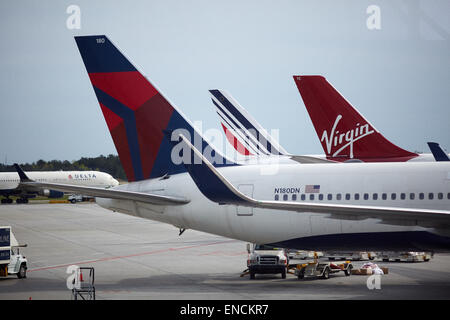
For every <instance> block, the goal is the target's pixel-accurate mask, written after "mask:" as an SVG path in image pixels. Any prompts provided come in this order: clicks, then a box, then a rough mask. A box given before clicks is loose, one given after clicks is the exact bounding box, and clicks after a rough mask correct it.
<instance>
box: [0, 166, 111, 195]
mask: <svg viewBox="0 0 450 320" xmlns="http://www.w3.org/2000/svg"><path fill="white" fill-rule="evenodd" d="M26 174H27V176H28V177H29V178H30V179H32V180H34V181H38V182H50V183H61V184H73V185H79V186H89V187H99V188H105V187H111V186H117V185H118V184H119V183H118V181H117V180H116V179H114V178H113V177H112V176H111V175H110V174H107V173H105V172H100V171H30V172H26ZM19 183H20V178H19V175H18V174H17V172H0V191H1V190H11V189H15V188H17V186H18V185H19Z"/></svg>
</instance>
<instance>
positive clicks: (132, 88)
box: [75, 35, 231, 181]
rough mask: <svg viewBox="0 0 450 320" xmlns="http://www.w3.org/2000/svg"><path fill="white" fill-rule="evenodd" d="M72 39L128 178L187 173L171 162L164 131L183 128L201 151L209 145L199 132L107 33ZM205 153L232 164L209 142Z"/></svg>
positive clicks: (180, 166)
mask: <svg viewBox="0 0 450 320" xmlns="http://www.w3.org/2000/svg"><path fill="white" fill-rule="evenodd" d="M75 41H76V43H77V46H78V49H79V51H80V54H81V57H82V59H83V62H84V65H85V67H86V70H87V72H88V75H89V78H90V80H91V83H92V86H93V88H94V91H95V94H96V96H97V99H98V102H99V104H100V108H101V110H102V112H103V115H104V117H105V120H106V123H107V125H108V128H109V131H110V133H111V136H112V139H113V141H114V144H115V146H116V149H117V152H118V154H119V158H120V161H121V163H122V165H123V168H124V170H125V173H126V175H127V178H128V181H139V180H144V179H150V178H158V177H162V176H164V175H167V174H168V175H171V174H177V173H182V172H185V171H186V169H185V167H184V166H183V165H181V164H176V163H174V162H173V161H172V158H171V153H172V146H171V144H170V142H169V141H168V140H167V139H165V138H164V133H163V130H171V131H176V130H182V132H184V134H187V135H188V136H189V138H190V139H192V140H191V141H194V142H195V141H200V142H199V143H200V147H202V148H203V149H202V150H205V148H207V147H209V145H208V143H207V142H206V141H204V140H203V139H202V138H201V135H200V134H199V133H198V131H196V130H195V129H194V128H193V126H192V125H191V124H190V123H189V122H188V121H187V120H186V119H185V118H184V117H183V116H182V115H181V114H180V112H178V110H177V109H176V108H175V107H174V106H173V105H172V104H171V103H170V102H169V101H168V100H167V99H166V98H165V97H164V96H163V95H162V94H161V93H160V92H159V90H158V89H157V88H156V87H155V86H154V85H153V84H152V83H151V82H150V81H149V80H148V79H147V78H145V77H144V76H143V75H142V74H141V73H140V72H139V71H138V70H137V69H136V68H135V67H134V66H133V65H132V64H131V62H130V61H129V60H128V59H127V58H126V57H125V56H124V55H123V54H122V53H121V52H120V51H119V50H118V49H117V48H116V46H115V45H114V44H113V43H112V42H111V41H110V40H109V39H108V38H107V37H106V36H104V35H98V36H81V37H75ZM206 152H207V156H208V157H209V158H211V160H213V163H214V164H215V165H217V166H222V165H229V164H231V162H230V161H228V160H226V159H225V158H224V157H223V156H222V155H220V154H218V153H217V154H216V152H215V150H213V149H212V148H211V147H209V150H207V151H206ZM208 152H209V153H208Z"/></svg>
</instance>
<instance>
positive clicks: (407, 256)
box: [378, 251, 433, 262]
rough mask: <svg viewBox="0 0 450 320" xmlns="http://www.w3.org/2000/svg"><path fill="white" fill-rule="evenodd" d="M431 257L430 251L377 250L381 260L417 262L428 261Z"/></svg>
mask: <svg viewBox="0 0 450 320" xmlns="http://www.w3.org/2000/svg"><path fill="white" fill-rule="evenodd" d="M432 257H433V254H432V253H431V252H391V251H388V252H379V253H378V258H380V259H382V260H383V261H403V262H419V261H424V262H427V261H430V259H431V258H432Z"/></svg>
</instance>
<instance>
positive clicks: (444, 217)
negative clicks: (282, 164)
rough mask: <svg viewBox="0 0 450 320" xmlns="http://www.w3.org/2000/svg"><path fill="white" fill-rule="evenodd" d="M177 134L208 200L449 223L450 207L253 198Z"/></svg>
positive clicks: (339, 215)
mask: <svg viewBox="0 0 450 320" xmlns="http://www.w3.org/2000/svg"><path fill="white" fill-rule="evenodd" d="M180 138H181V139H182V140H183V141H184V143H185V144H186V145H187V146H188V147H189V148H190V149H191V150H192V151H193V153H194V157H197V159H195V161H193V162H191V163H192V164H185V166H186V168H187V170H188V172H189V174H190V175H191V177H192V179H193V180H194V182H195V183H196V185H197V187H198V188H199V189H200V191H201V192H202V193H203V194H204V195H205V196H206V197H207V198H208V199H210V200H211V201H214V202H216V203H219V204H234V205H239V206H247V207H254V208H263V209H275V210H287V211H297V212H314V213H321V214H328V215H329V216H330V217H332V218H338V219H343V220H363V219H368V218H376V219H381V220H382V223H386V224H392V225H420V226H424V227H434V228H446V229H448V228H449V227H450V211H447V210H429V209H411V208H397V207H379V206H361V205H346V204H345V205H339V204H323V203H308V202H302V203H299V202H294V201H268V200H257V199H253V198H251V197H249V196H247V195H245V194H243V193H242V192H240V191H239V190H238V189H237V188H235V187H234V186H233V184H232V183H231V182H229V181H228V180H227V179H226V178H225V177H224V176H223V175H222V174H221V173H220V172H219V171H218V170H217V169H216V168H214V166H213V165H212V164H211V163H210V162H209V161H208V160H207V159H206V158H205V157H204V156H203V155H202V154H201V153H200V152H199V151H198V150H197V149H196V148H195V147H194V146H193V145H192V144H191V143H190V142H189V140H188V139H186V138H185V137H184V136H183V135H181V134H180Z"/></svg>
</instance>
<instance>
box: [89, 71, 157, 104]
mask: <svg viewBox="0 0 450 320" xmlns="http://www.w3.org/2000/svg"><path fill="white" fill-rule="evenodd" d="M89 78H90V79H91V82H92V85H94V86H95V87H97V88H98V89H100V90H102V91H103V92H105V93H107V94H108V95H110V96H111V97H113V98H114V99H116V100H117V101H119V102H121V103H122V104H124V105H125V106H127V107H128V108H130V109H132V110H137V109H138V108H139V107H140V106H141V105H142V104H143V103H145V102H146V101H147V100H148V99H150V98H151V97H153V96H155V95H156V94H157V93H158V91H156V89H155V88H154V87H153V86H152V85H151V84H150V82H148V80H147V79H145V78H144V77H143V76H142V75H141V74H140V73H139V72H137V71H124V72H101V73H90V74H89Z"/></svg>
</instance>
